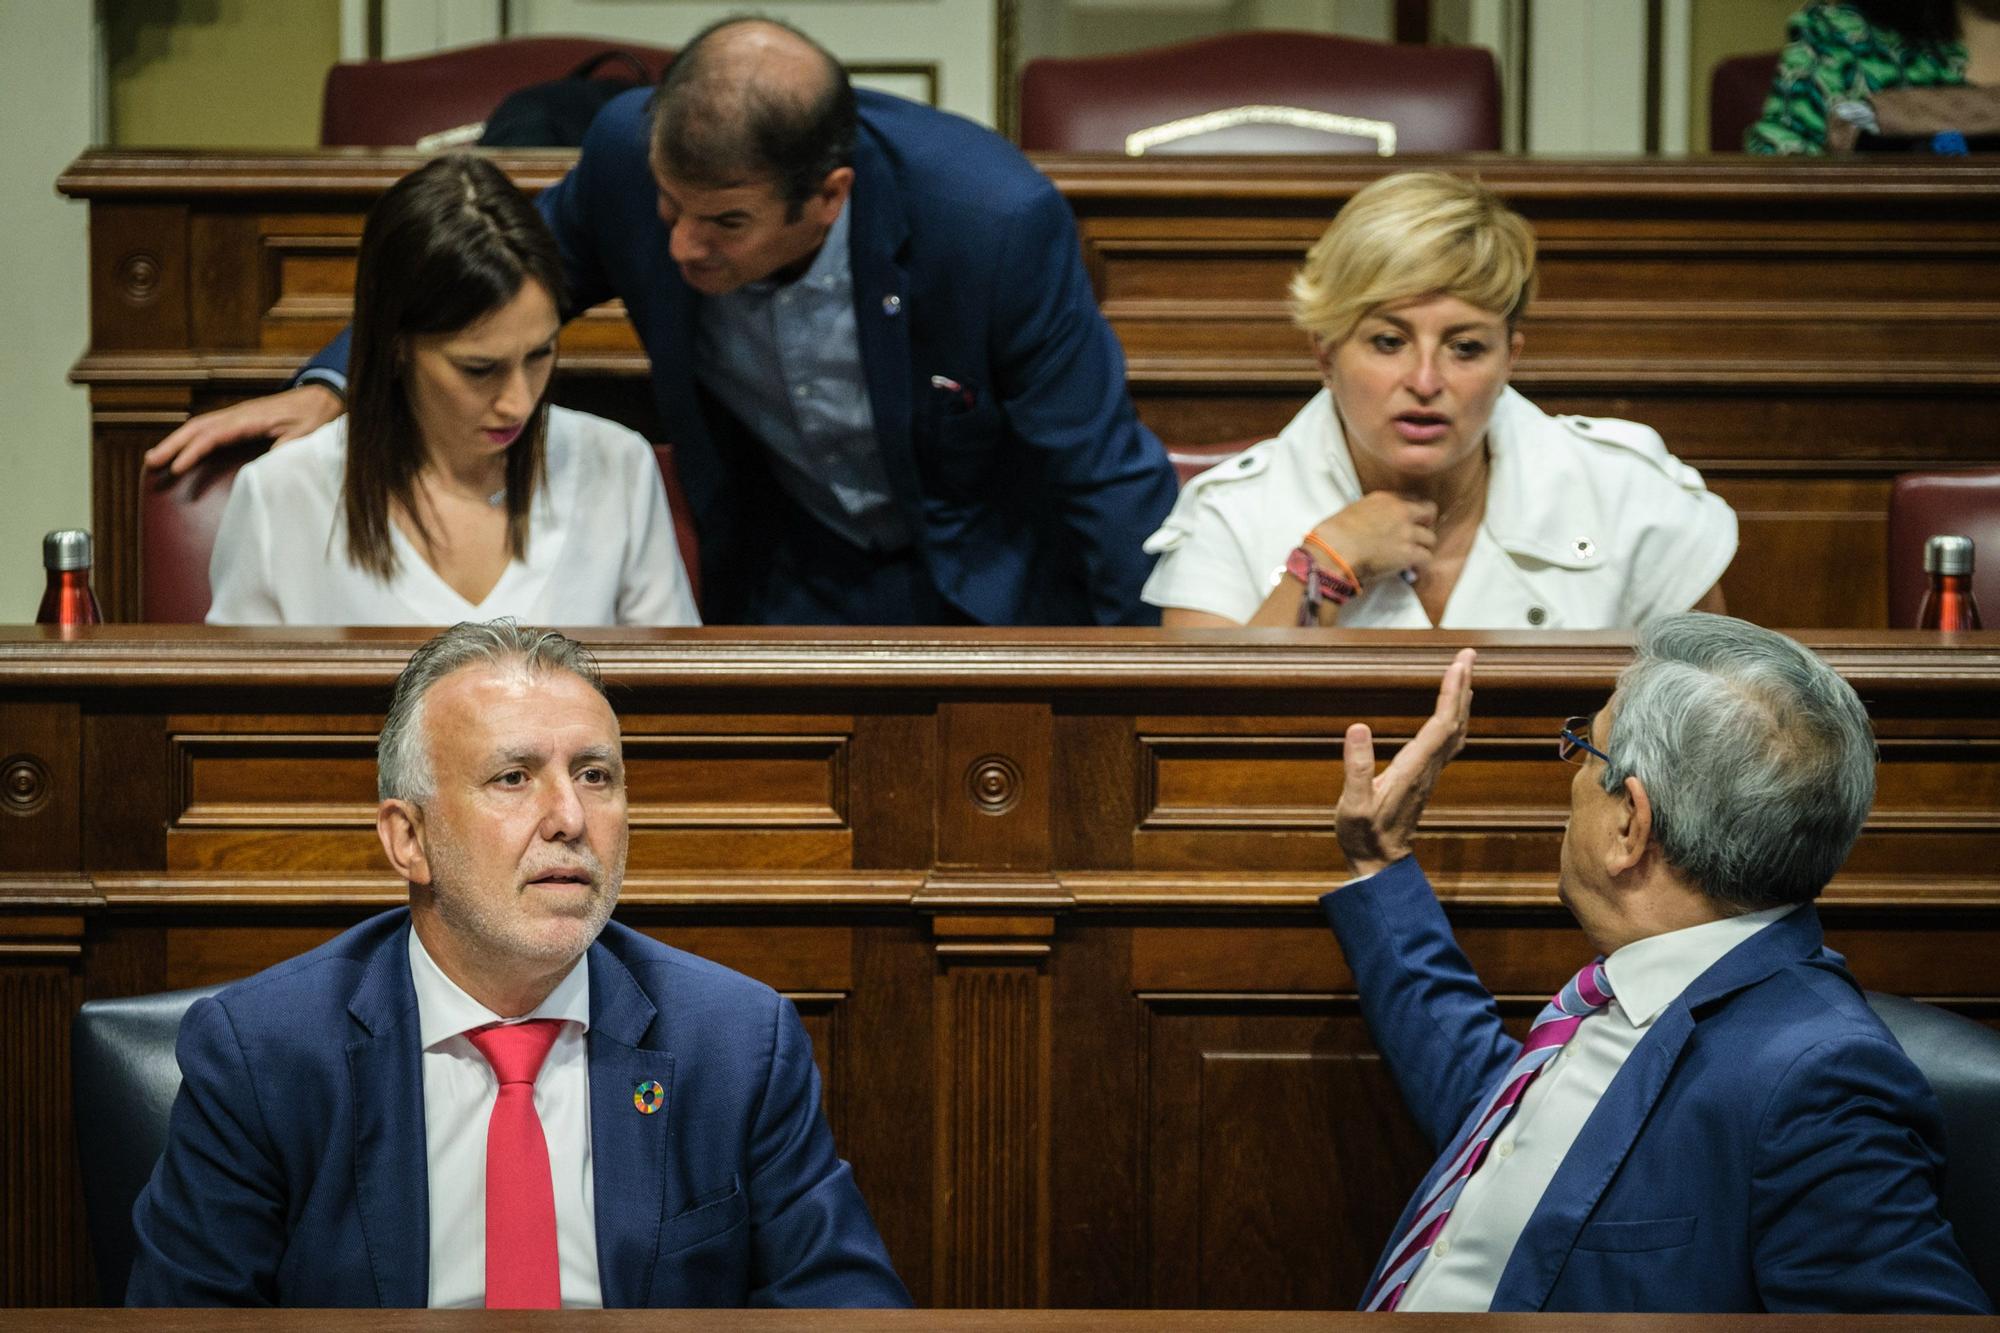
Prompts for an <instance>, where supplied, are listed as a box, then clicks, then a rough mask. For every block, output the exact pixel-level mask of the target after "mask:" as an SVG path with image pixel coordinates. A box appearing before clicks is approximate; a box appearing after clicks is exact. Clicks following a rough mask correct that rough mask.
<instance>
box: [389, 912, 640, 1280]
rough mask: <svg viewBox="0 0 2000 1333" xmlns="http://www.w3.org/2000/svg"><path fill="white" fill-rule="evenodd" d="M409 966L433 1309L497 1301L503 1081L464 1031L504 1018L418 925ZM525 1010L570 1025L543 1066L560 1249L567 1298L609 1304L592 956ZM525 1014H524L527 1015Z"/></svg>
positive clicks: (539, 1104) (540, 1080)
mask: <svg viewBox="0 0 2000 1333" xmlns="http://www.w3.org/2000/svg"><path fill="white" fill-rule="evenodd" d="M410 977H411V979H412V980H413V981H414V982H415V983H416V987H417V1024H418V1030H419V1031H420V1033H421V1034H422V1037H421V1040H422V1041H423V1050H424V1054H423V1071H424V1147H425V1156H426V1160H427V1161H428V1162H429V1166H430V1205H431V1206H430V1216H431V1278H430V1304H431V1308H433V1309H465V1308H471V1309H479V1308H481V1307H483V1306H484V1305H485V1304H486V1124H487V1121H488V1120H489V1119H490V1118H491V1117H492V1115H493V1102H494V1099H495V1098H496V1097H498V1096H499V1093H500V1083H499V1080H497V1079H496V1078H495V1077H494V1076H493V1067H492V1066H491V1065H489V1064H487V1063H486V1057H485V1056H483V1055H481V1054H480V1053H479V1052H478V1050H477V1049H476V1048H475V1047H474V1046H473V1044H472V1043H471V1042H470V1041H468V1040H466V1037H465V1034H466V1033H467V1032H469V1031H471V1030H472V1029H473V1028H480V1027H485V1026H486V1025H488V1024H489V1023H498V1022H501V1021H502V1020H501V1018H500V1016H499V1015H498V1014H496V1013H494V1012H493V1011H492V1010H491V1009H488V1008H487V1007H486V1006H485V1005H483V1004H481V1003H480V1002H479V1001H477V1000H475V999H473V998H472V997H471V996H470V995H467V994H466V993H465V992H464V991H463V990H461V989H459V986H458V983H456V982H454V981H453V980H452V979H451V978H450V977H448V976H446V975H445V974H444V971H443V969H441V968H439V967H438V965H437V964H436V963H435V962H434V961H432V959H431V956H430V953H429V952H428V951H427V950H426V949H425V948H424V945H423V941H422V940H419V939H418V938H417V932H416V931H415V930H414V929H413V930H411V931H410ZM525 1018H558V1019H562V1020H564V1021H563V1026H562V1031H561V1032H560V1033H558V1034H557V1036H556V1040H555V1044H554V1045H553V1046H551V1047H550V1048H549V1054H548V1058H547V1059H546V1060H544V1061H543V1062H542V1071H541V1073H540V1074H539V1075H537V1076H536V1078H535V1113H536V1114H537V1115H539V1116H540V1117H541V1119H542V1135H543V1137H544V1138H546V1139H547V1140H548V1145H549V1171H550V1175H551V1176H552V1178H553V1183H554V1185H555V1197H556V1250H557V1256H558V1259H559V1261H560V1264H561V1275H562V1303H563V1305H564V1307H566V1308H574V1307H579V1306H581V1307H587V1308H592V1309H595V1308H597V1307H600V1306H602V1305H603V1304H604V1295H603V1291H602V1289H601V1288H600V1287H599V1286H598V1281H597V1214H596V1211H595V1207H596V1197H597V1192H596V1190H595V1188H594V1187H593V1183H592V1180H591V1174H590V1170H591V1164H590V1057H589V1052H588V1050H587V1049H586V1047H585V1044H584V1033H585V1031H586V1030H588V1029H589V1027H590V968H589V967H588V966H586V965H585V964H584V962H583V960H582V959H578V960H577V963H576V965H575V966H574V967H572V968H571V969H570V970H569V975H568V976H566V977H564V978H563V979H562V981H561V982H560V983H559V984H558V985H557V986H556V988H555V990H553V991H551V992H550V993H549V998H548V999H546V1000H543V1001H542V1002H541V1004H539V1005H538V1006H536V1008H535V1011H534V1012H533V1013H531V1014H528V1015H525ZM516 1021H524V1020H516Z"/></svg>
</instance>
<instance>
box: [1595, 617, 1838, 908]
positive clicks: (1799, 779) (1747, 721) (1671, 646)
mask: <svg viewBox="0 0 2000 1333" xmlns="http://www.w3.org/2000/svg"><path fill="white" fill-rule="evenodd" d="M1613 698H1614V701H1615V703H1616V705H1617V709H1616V712H1615V713H1614V714H1613V716H1612V719H1611V740H1610V743H1609V744H1608V745H1607V746H1606V751H1607V753H1609V755H1610V756H1611V762H1610V763H1608V764H1606V765H1605V768H1604V777H1603V784H1604V790H1605V791H1607V792H1611V793H1613V794H1616V793H1617V792H1618V791H1619V790H1621V789H1622V788H1623V786H1624V784H1625V779H1626V778H1628V777H1636V778H1638V779H1639V780H1640V781H1641V782H1642V783H1644V784H1645V787H1646V795H1647V796H1648V798H1649V799H1650V800H1651V802H1652V807H1653V837H1654V838H1655V839H1656V840H1657V841H1658V842H1659V844H1660V850H1661V853H1662V854H1663V855H1664V856H1665V857H1666V860H1667V862H1668V864H1670V865H1672V866H1673V867H1674V868H1675V869H1677V870H1679V871H1680V872H1681V873H1682V874H1684V875H1686V876H1687V877H1688V878H1689V879H1690V880H1692V881H1693V882H1694V884H1695V885H1696V886H1697V887H1698V888H1700V889H1701V891H1702V892H1703V893H1705V894H1707V895H1708V897H1709V898H1710V899H1712V900H1713V901H1715V902H1716V903H1717V905H1719V906H1721V907H1723V908H1725V909H1728V910H1729V911H1731V912H1754V911H1758V910H1760V909H1763V908H1767V907H1778V906H1783V905H1787V904H1791V903H1802V902H1810V901H1811V900H1812V899H1814V898H1816V897H1818V896H1819V891H1820V890H1821V889H1823V888H1825V887H1826V883H1827V881H1828V880H1830V879H1832V878H1833V874H1834V872H1835V871H1836V870H1838V869H1840V864H1841V862H1843V861H1845V860H1846V859H1847V853H1848V851H1849V850H1850V849H1852V848H1853V846H1854V840H1855V839H1856V838H1857V837H1859V836H1860V835H1861V825H1862V823H1863V822H1864V821H1865V820H1866V819H1867V818H1868V808H1869V806H1870V805H1872V804H1873V803H1874V800H1875V738H1874V734H1873V733H1872V732H1871V730H1870V729H1869V725H1868V710H1867V709H1866V708H1864V707H1863V706H1862V703H1861V699H1860V697H1859V696H1858V695H1856V694H1855V693H1854V687H1853V686H1851V685H1849V684H1848V683H1847V682H1846V681H1844V680H1842V679H1841V678H1840V676H1839V675H1838V674H1837V673H1836V672H1835V671H1834V669H1833V668H1832V667H1830V666H1828V665H1827V664H1826V663H1825V662H1823V661H1821V660H1820V659H1819V658H1818V657H1816V656H1814V655H1813V654H1812V653H1811V652H1809V651H1807V650H1806V649H1805V648H1803V647H1801V646H1800V645H1799V644H1797V643H1795V642H1793V641H1792V640H1791V639H1788V638H1786V637H1785V636H1784V635H1782V634H1778V633H1774V632H1773V631H1771V630H1767V629H1761V628H1759V627H1758V626H1756V625H1752V624H1750V623H1749V622H1747V621H1743V620H1735V619H1732V618H1730V617H1728V616H1715V615H1706V614H1703V613H1701V612H1698V611H1689V612H1684V613H1682V614H1680V615H1673V616H1665V617H1662V618H1661V619H1659V620H1655V621H1652V622H1650V623H1649V624H1647V625H1646V626H1645V628H1644V629H1642V630H1641V631H1640V634H1639V655H1638V658H1637V660H1635V661H1634V662H1633V663H1632V665H1630V666H1628V667H1627V668H1625V671H1624V672H1623V674H1621V675H1620V676H1619V678H1618V692H1617V694H1616V695H1614V696H1613Z"/></svg>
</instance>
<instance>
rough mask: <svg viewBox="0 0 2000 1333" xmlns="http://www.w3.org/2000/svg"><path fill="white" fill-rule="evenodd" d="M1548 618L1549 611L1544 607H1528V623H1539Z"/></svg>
mask: <svg viewBox="0 0 2000 1333" xmlns="http://www.w3.org/2000/svg"><path fill="white" fill-rule="evenodd" d="M1548 618H1549V613H1548V612H1547V611H1546V610H1545V609H1543V608H1542V607H1539V606H1531V607H1529V608H1528V623H1529V624H1530V625H1539V624H1541V623H1542V622H1543V621H1545V620H1547V619H1548Z"/></svg>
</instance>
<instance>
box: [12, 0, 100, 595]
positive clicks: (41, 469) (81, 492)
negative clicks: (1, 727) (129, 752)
mask: <svg viewBox="0 0 2000 1333" xmlns="http://www.w3.org/2000/svg"><path fill="white" fill-rule="evenodd" d="M94 42H95V33H94V25H93V21H92V6H90V5H88V4H83V3H78V0H59V2H58V3H50V0H0V125H4V126H5V127H6V130H5V132H4V133H0V237H5V238H6V239H5V246H6V250H5V253H4V254H0V624H17V623H20V622H23V621H29V620H33V619H34V616H35V606H36V604H37V602H39V601H40V599H41V595H42V534H43V533H44V532H46V531H48V530H49V529H50V528H68V527H88V526H89V525H90V412H89V404H88V400H87V399H86V397H85V395H84V391H83V390H82V389H80V388H75V387H73V386H71V385H70V384H69V382H68V379H67V377H68V374H69V368H70V366H71V365H73V364H74V363H75V361H76V359H77V358H78V357H79V356H81V355H82V353H83V349H84V344H85V343H86V342H87V341H88V340H89V314H90V290H89V283H88V281H87V280H86V276H85V275H86V264H87V260H86V240H87V234H86V218H85V215H84V206H83V205H82V204H80V203H73V202H71V201H69V200H67V199H64V198H63V197H62V196H60V195H58V194H57V193H56V191H55V181H56V177H57V176H58V175H60V174H62V169H63V168H64V167H66V166H68V165H69V164H70V162H71V161H73V160H74V159H75V158H76V155H77V154H78V153H80V152H82V151H83V149H84V148H85V147H86V146H88V145H89V143H90V142H91V139H92V123H93V118H94V116H95V114H96V110H97V90H96V75H95V71H96V68H97V58H96V53H95V48H94Z"/></svg>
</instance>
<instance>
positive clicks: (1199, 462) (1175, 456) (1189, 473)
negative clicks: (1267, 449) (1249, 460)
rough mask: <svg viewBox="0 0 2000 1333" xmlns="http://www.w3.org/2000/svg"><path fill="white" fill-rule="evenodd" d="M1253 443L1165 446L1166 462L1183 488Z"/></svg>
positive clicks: (1230, 442) (1232, 441)
mask: <svg viewBox="0 0 2000 1333" xmlns="http://www.w3.org/2000/svg"><path fill="white" fill-rule="evenodd" d="M1255 443H1257V441H1256V440H1227V441H1225V442H1223V443H1221V444H1170V445H1168V446H1167V461H1168V462H1170V463H1172V464H1173V465H1174V475H1175V476H1176V477H1178V478H1179V479H1180V483H1181V485H1183V486H1185V485H1187V484H1188V483H1189V482H1190V481H1193V480H1194V479H1195V478H1196V477H1198V476H1200V475H1201V474H1202V473H1204V472H1206V471H1208V470H1209V469H1210V468H1212V467H1214V466H1215V465H1216V464H1217V463H1222V462H1227V461H1228V460H1229V459H1232V458H1234V457H1236V455H1238V454H1240V453H1242V452H1243V451H1244V450H1245V449H1248V448H1249V447H1250V446H1251V445H1253V444H1255Z"/></svg>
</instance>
